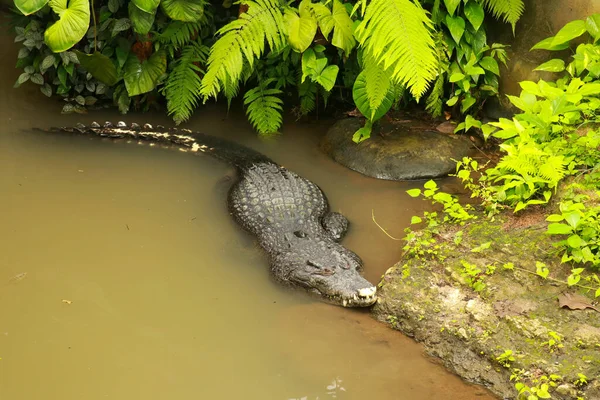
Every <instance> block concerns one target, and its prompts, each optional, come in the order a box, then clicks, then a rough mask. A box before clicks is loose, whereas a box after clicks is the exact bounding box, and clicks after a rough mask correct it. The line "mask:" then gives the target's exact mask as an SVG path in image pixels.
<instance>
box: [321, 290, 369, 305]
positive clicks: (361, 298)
mask: <svg viewBox="0 0 600 400" xmlns="http://www.w3.org/2000/svg"><path fill="white" fill-rule="evenodd" d="M312 292H313V293H314V294H315V295H316V296H317V297H319V298H321V299H322V300H324V301H325V302H327V303H330V304H334V305H338V306H342V307H347V308H350V307H369V306H372V305H373V304H375V302H376V301H377V288H376V287H375V286H369V287H365V288H362V289H358V290H357V291H356V292H355V293H352V294H350V293H337V294H333V295H330V294H325V293H322V292H321V291H319V290H317V289H313V290H312Z"/></svg>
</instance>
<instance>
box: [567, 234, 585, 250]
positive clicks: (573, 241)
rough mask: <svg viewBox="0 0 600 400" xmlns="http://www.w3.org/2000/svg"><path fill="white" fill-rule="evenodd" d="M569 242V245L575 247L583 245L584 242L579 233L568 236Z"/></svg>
mask: <svg viewBox="0 0 600 400" xmlns="http://www.w3.org/2000/svg"><path fill="white" fill-rule="evenodd" d="M567 244H568V245H569V247H573V248H575V249H577V248H579V247H581V245H582V244H583V240H581V238H580V237H579V235H571V236H569V237H568V238H567Z"/></svg>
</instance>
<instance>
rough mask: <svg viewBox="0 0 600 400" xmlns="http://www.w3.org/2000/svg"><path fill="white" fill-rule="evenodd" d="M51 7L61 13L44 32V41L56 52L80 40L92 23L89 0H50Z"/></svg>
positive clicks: (66, 48) (68, 47)
mask: <svg viewBox="0 0 600 400" xmlns="http://www.w3.org/2000/svg"><path fill="white" fill-rule="evenodd" d="M49 4H50V7H52V9H53V10H54V12H55V13H57V14H58V15H59V20H58V21H56V22H54V23H53V24H52V25H50V26H49V27H48V29H46V31H45V32H44V41H45V42H46V44H47V45H48V47H49V48H50V50H52V51H53V52H55V53H60V52H62V51H65V50H68V49H70V48H71V47H73V46H74V45H75V44H76V43H77V42H79V41H80V40H81V39H82V38H83V37H84V36H85V33H86V32H87V30H88V27H89V25H90V3H89V1H88V0H70V1H69V3H68V6H67V0H50V3H49Z"/></svg>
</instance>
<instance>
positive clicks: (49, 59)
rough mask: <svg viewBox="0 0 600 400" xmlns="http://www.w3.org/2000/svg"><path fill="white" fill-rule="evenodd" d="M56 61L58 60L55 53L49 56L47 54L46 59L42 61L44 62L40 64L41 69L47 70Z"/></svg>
mask: <svg viewBox="0 0 600 400" xmlns="http://www.w3.org/2000/svg"><path fill="white" fill-rule="evenodd" d="M55 62H56V58H55V56H54V55H53V54H50V55H49V56H46V57H45V58H44V60H43V61H42V64H41V65H40V69H41V70H43V71H45V70H47V69H48V68H50V67H51V66H53V65H54V63H55Z"/></svg>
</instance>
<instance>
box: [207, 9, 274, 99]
mask: <svg viewBox="0 0 600 400" xmlns="http://www.w3.org/2000/svg"><path fill="white" fill-rule="evenodd" d="M243 4H247V5H248V11H247V12H245V13H243V14H241V15H240V17H239V18H238V19H237V20H235V21H232V22H230V23H228V24H227V25H225V26H224V27H223V28H221V29H220V30H219V31H218V32H217V34H218V35H221V37H220V38H219V39H218V40H217V41H216V42H215V44H214V45H213V46H212V48H211V50H210V56H209V58H208V68H207V71H206V75H205V76H204V79H203V80H202V89H201V91H200V94H201V96H202V97H203V98H204V100H205V101H206V100H207V99H208V98H209V97H215V98H216V97H217V95H218V94H219V92H221V91H224V90H225V89H226V87H227V85H229V86H228V87H229V88H232V87H237V85H239V81H240V79H241V77H242V72H243V70H244V66H245V65H244V62H246V63H247V65H246V67H247V68H249V69H250V70H252V69H253V68H254V61H255V60H256V59H257V58H259V57H260V56H261V55H262V54H263V53H264V51H265V42H267V43H268V45H269V47H270V48H271V50H273V51H278V50H279V49H281V48H282V47H283V46H284V44H285V43H286V38H285V34H284V32H285V25H284V23H283V13H282V12H281V7H282V4H281V3H280V0H256V1H244V2H243ZM230 92H231V91H230Z"/></svg>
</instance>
